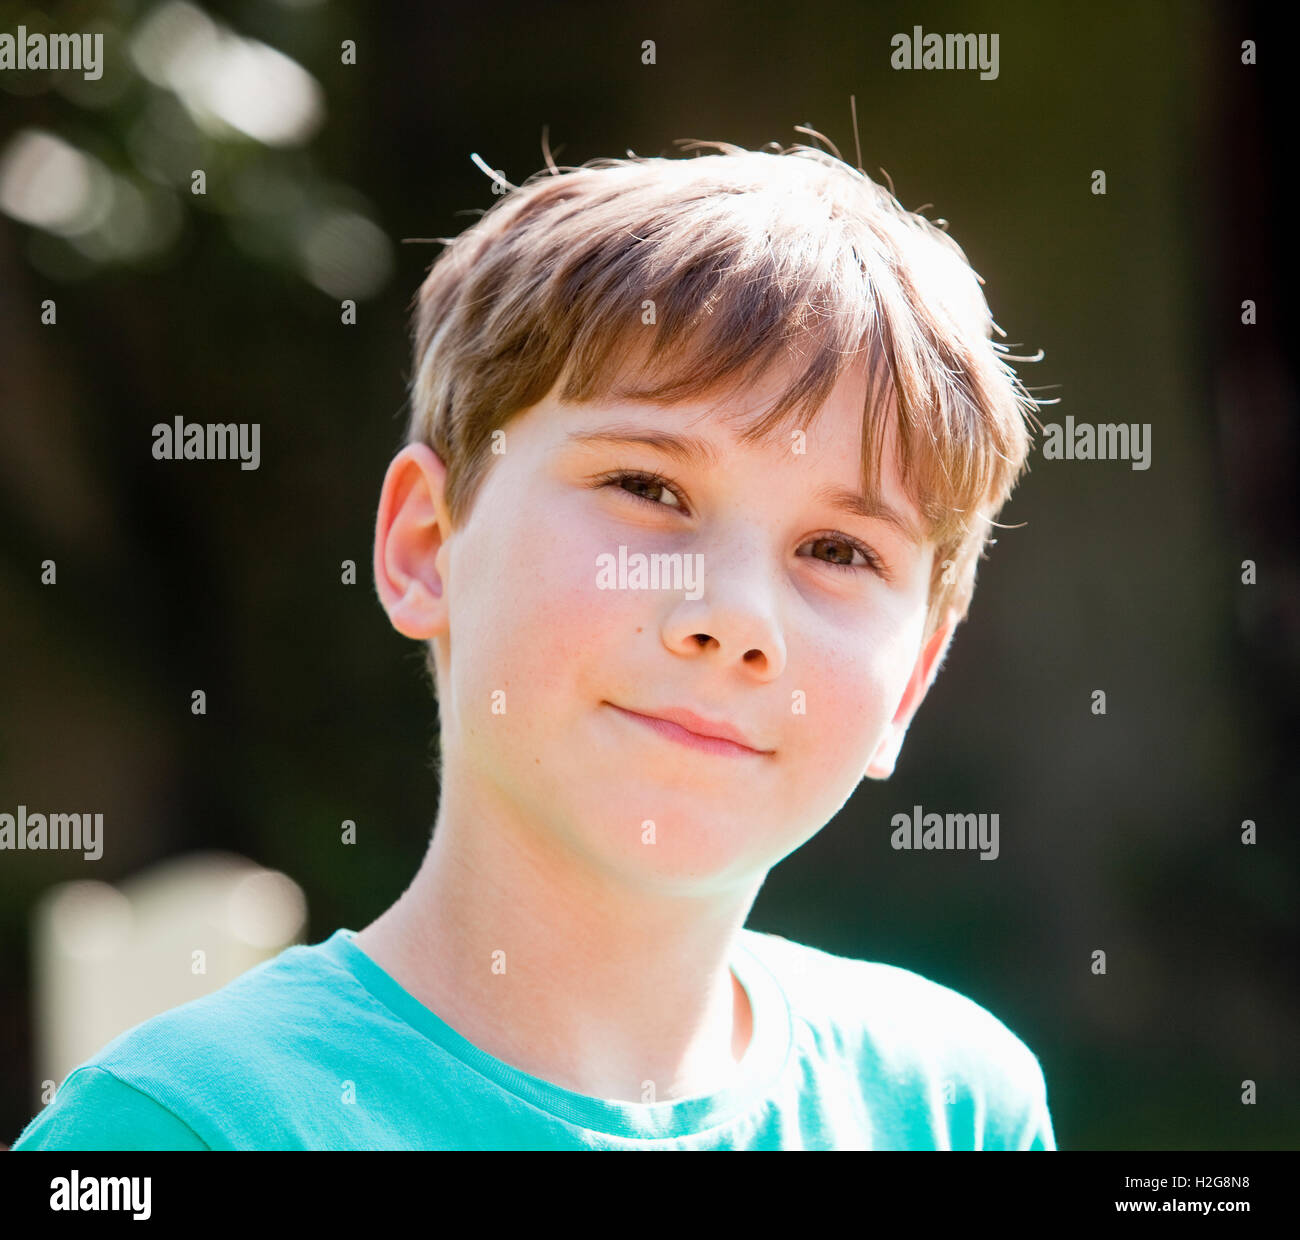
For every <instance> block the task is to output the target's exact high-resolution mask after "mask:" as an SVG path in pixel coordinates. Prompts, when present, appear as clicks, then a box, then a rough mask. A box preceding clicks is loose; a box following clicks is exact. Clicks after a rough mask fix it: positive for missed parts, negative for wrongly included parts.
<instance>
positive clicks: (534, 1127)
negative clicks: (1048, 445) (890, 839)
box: [16, 143, 1055, 1149]
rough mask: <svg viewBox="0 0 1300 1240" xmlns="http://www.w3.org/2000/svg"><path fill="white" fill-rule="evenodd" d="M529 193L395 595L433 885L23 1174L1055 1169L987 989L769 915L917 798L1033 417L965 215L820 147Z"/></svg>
mask: <svg viewBox="0 0 1300 1240" xmlns="http://www.w3.org/2000/svg"><path fill="white" fill-rule="evenodd" d="M694 145H697V146H705V145H708V146H716V147H717V148H718V150H717V152H716V153H714V154H710V155H701V156H697V157H694V158H688V159H640V158H637V157H634V156H631V155H630V153H629V156H630V157H629V159H627V160H597V161H592V162H591V163H590V164H588V165H585V166H584V167H582V168H575V169H568V170H566V171H564V172H561V171H560V170H559V169H558V168H556V167H555V166H554V165H553V164H551V163H550V161H549V159H548V164H549V165H550V171H549V173H544V174H539V175H538V176H537V177H533V178H530V179H529V181H528V182H526V183H525V185H524V186H522V187H520V188H518V189H512V191H511V192H510V193H509V194H508V195H507V196H506V197H505V198H504V199H503V200H502V201H501V202H500V203H498V204H496V205H495V206H494V207H493V208H492V210H490V211H488V212H487V213H486V214H485V215H484V217H483V218H482V219H481V220H480V221H479V222H478V223H477V224H476V225H475V226H474V227H472V228H470V229H469V230H467V231H466V232H465V233H464V234H463V235H462V236H461V237H459V238H457V239H455V240H454V241H451V242H450V243H449V244H448V247H447V249H446V250H445V251H444V253H443V254H442V255H440V257H439V259H438V261H437V262H435V263H434V264H433V266H432V267H431V269H430V272H429V275H428V277H427V278H426V280H425V282H424V285H423V287H422V289H421V291H420V296H419V304H418V307H417V310H416V315H415V324H414V326H415V332H414V335H415V351H414V378H413V380H412V384H411V397H412V405H411V422H410V429H409V434H408V444H407V446H406V447H405V448H403V449H402V451H401V452H399V453H398V455H397V456H396V458H395V459H394V460H393V462H392V463H391V465H390V466H389V469H388V472H387V476H386V477H385V480H384V485H383V491H382V496H381V499H380V504H379V513H378V521H377V526H376V534H375V547H374V569H375V579H376V585H377V589H378V592H379V597H380V599H381V601H382V603H383V605H384V607H385V609H386V611H387V613H388V616H389V618H390V620H391V622H392V624H393V626H394V627H395V628H396V629H397V630H398V631H399V632H400V633H402V634H404V635H405V636H407V637H410V638H412V639H414V640H417V641H420V642H423V643H426V651H427V665H428V668H429V672H430V675H431V677H432V680H433V687H434V691H435V693H436V695H437V698H438V702H439V713H440V724H441V746H440V751H439V752H440V759H439V760H440V776H441V789H442V790H441V797H440V804H439V807H438V818H437V822H436V825H435V829H434V834H433V836H432V840H431V843H430V845H429V849H428V852H427V853H426V856H425V860H424V862H423V864H422V866H421V868H420V870H419V872H418V873H417V874H416V876H415V878H414V880H413V881H412V883H411V885H410V887H409V888H408V889H407V890H406V892H405V893H403V895H402V896H401V897H400V898H399V899H398V900H397V902H396V903H395V904H394V905H393V906H392V907H391V908H389V909H388V910H387V911H386V912H384V913H383V914H382V915H381V916H380V917H379V918H378V919H377V920H376V921H374V922H372V923H371V924H370V925H368V926H366V927H365V928H364V929H363V930H361V931H360V932H359V933H354V932H352V931H349V930H345V929H340V930H337V931H336V932H335V933H334V934H333V935H332V936H331V937H330V938H328V939H327V940H325V941H324V942H322V943H318V944H315V945H311V946H299V947H294V948H290V949H288V950H287V951H285V952H283V953H282V954H281V955H280V956H279V957H277V958H276V959H275V960H273V961H269V962H267V963H266V964H263V965H261V966H259V967H258V968H256V969H253V970H251V971H250V972H248V973H246V974H244V975H243V976H242V977H240V978H238V979H237V980H235V981H234V982H232V983H230V984H229V985H227V986H226V987H224V988H222V989H221V990H219V991H217V992H216V993H214V994H212V995H208V996H206V997H204V998H201V999H199V1000H196V1001H194V1002H191V1003H188V1004H185V1005H183V1006H181V1007H178V1008H175V1009H173V1010H172V1011H170V1012H166V1013H164V1014H162V1015H160V1016H158V1017H155V1018H154V1019H153V1020H150V1021H147V1022H145V1023H144V1024H143V1025H141V1026H139V1027H137V1028H136V1029H135V1030H132V1031H130V1032H128V1033H126V1034H124V1035H122V1036H121V1037H119V1038H118V1039H116V1040H115V1041H114V1042H112V1043H110V1044H109V1045H108V1046H107V1047H105V1048H104V1049H103V1050H102V1051H101V1052H100V1053H99V1054H98V1055H96V1056H95V1057H94V1058H93V1059H92V1060H90V1061H88V1063H87V1064H86V1065H83V1066H82V1067H80V1068H79V1069H77V1070H76V1071H75V1072H73V1073H72V1074H71V1075H70V1076H69V1078H68V1079H67V1081H66V1082H65V1083H64V1085H63V1087H62V1088H61V1089H60V1091H59V1093H58V1095H57V1097H56V1098H55V1100H54V1101H53V1102H52V1103H51V1104H50V1105H49V1106H48V1107H47V1108H46V1109H45V1110H44V1111H43V1112H42V1113H41V1114H40V1115H39V1116H38V1117H37V1118H36V1119H35V1120H34V1121H33V1122H32V1123H31V1124H30V1125H29V1126H28V1128H27V1129H26V1131H25V1132H24V1134H23V1135H22V1137H21V1139H20V1140H19V1142H18V1144H17V1147H16V1148H19V1149H21V1148H38V1147H45V1148H63V1149H78V1148H158V1149H161V1148H191V1149H203V1148H207V1149H234V1148H242V1149H248V1148H259V1149H265V1148H277V1149H279V1148H293V1149H302V1148H331V1149H338V1148H350V1149H377V1148H380V1149H394V1148H423V1149H452V1148H477V1149H650V1148H660V1149H799V1148H816V1149H833V1148H838V1149H900V1148H902V1149H912V1148H921V1149H949V1148H961V1149H1054V1148H1055V1143H1054V1138H1053V1133H1052V1125H1051V1119H1050V1116H1049V1113H1048V1109H1047V1102H1046V1089H1045V1083H1044V1080H1043V1075H1042V1072H1041V1069H1040V1067H1039V1065H1038V1061H1037V1060H1036V1058H1035V1057H1034V1055H1033V1054H1032V1053H1031V1051H1030V1050H1029V1049H1028V1048H1027V1047H1026V1046H1025V1045H1024V1044H1023V1043H1022V1042H1021V1041H1020V1040H1019V1039H1018V1038H1016V1037H1015V1035H1014V1034H1012V1033H1011V1032H1010V1031H1009V1030H1008V1029H1007V1028H1006V1027H1005V1026H1004V1025H1002V1024H1001V1023H1000V1022H999V1021H998V1020H996V1019H995V1018H994V1017H993V1016H991V1015H990V1014H989V1013H988V1012H986V1011H985V1010H984V1009H983V1008H981V1007H979V1006H978V1005H976V1004H975V1003H973V1002H972V1001H970V1000H969V999H966V998H964V997H962V996H960V995H958V994H956V993H955V992H953V991H951V990H948V989H946V988H944V987H942V986H939V985H937V984H935V983H933V982H930V981H927V980H925V979H924V978H921V977H919V976H917V975H915V974H913V973H910V972H907V971H905V970H902V969H898V968H895V967H892V966H889V965H884V964H874V963H868V962H864V961H858V960H850V959H845V958H841V957H836V956H833V955H830V954H828V953H825V952H822V951H819V950H817V949H815V948H812V947H808V946H803V945H800V944H797V943H792V942H789V941H787V940H785V939H782V938H779V937H776V936H774V935H767V934H760V933H757V932H754V931H751V930H747V929H745V928H744V922H745V919H746V916H747V914H748V911H749V909H750V906H751V904H752V903H753V900H754V898H755V897H756V895H757V893H758V890H759V888H760V887H761V885H762V883H763V881H764V879H765V878H766V875H767V873H768V871H769V870H770V869H771V868H772V866H774V865H775V864H776V863H777V862H778V861H780V860H781V859H782V858H783V857H785V856H787V855H788V854H789V853H791V852H792V851H794V850H795V849H796V848H798V847H799V846H800V845H801V844H803V843H804V842H805V841H807V840H808V839H809V838H810V837H811V836H813V835H815V834H816V833H817V832H818V831H820V830H821V829H822V827H824V826H825V825H826V823H827V822H829V821H830V819H831V818H832V817H833V816H834V815H835V813H836V812H837V811H838V810H839V809H840V808H841V806H842V805H843V804H844V802H845V801H846V800H847V799H848V797H849V795H850V794H851V793H852V792H853V790H854V788H855V787H856V786H857V784H858V783H859V782H860V781H861V779H862V777H863V776H864V775H866V776H870V777H872V778H874V779H885V778H887V777H888V776H889V775H890V774H891V773H892V771H893V768H894V763H895V761H896V759H897V757H898V753H899V750H900V748H901V746H902V743H903V738H904V735H905V733H906V731H907V727H908V724H909V723H910V721H911V719H912V717H913V716H914V714H915V713H916V710H917V708H918V706H919V705H920V702H921V700H922V698H923V697H924V696H925V693H926V691H927V690H928V688H929V686H930V684H931V683H932V682H933V680H934V677H935V675H936V673H937V671H938V669H939V666H940V664H941V663H942V660H943V657H944V655H945V653H946V651H947V648H948V644H949V642H950V640H951V638H952V634H953V630H954V629H955V627H956V625H957V624H958V623H959V622H960V620H961V619H962V618H963V617H964V616H965V613H966V608H967V606H968V605H969V601H970V597H971V592H972V590H973V587H974V579H975V571H976V562H977V559H978V558H979V556H980V554H981V552H982V550H983V548H984V544H985V540H986V538H987V534H988V528H989V526H990V524H991V523H992V521H993V519H994V518H995V517H996V515H997V513H998V511H999V509H1000V508H1001V506H1002V504H1003V502H1004V501H1005V499H1006V498H1007V496H1008V495H1009V493H1010V491H1011V489H1012V487H1013V485H1014V483H1015V481H1016V480H1017V478H1018V476H1019V474H1020V472H1021V470H1022V468H1023V465H1024V461H1025V457H1026V454H1027V450H1028V442H1029V439H1028V432H1027V429H1026V426H1025V419H1026V416H1027V415H1029V411H1030V409H1031V407H1032V403H1033V402H1032V401H1031V400H1030V398H1029V397H1028V396H1027V395H1026V394H1025V392H1024V389H1023V388H1022V387H1021V386H1020V385H1019V381H1018V380H1017V379H1016V377H1015V375H1014V374H1013V372H1012V371H1011V370H1010V368H1009V367H1008V366H1006V364H1005V361H1004V360H1003V359H1002V357H1001V356H1000V355H999V353H1000V351H1001V347H1000V346H998V345H996V344H994V343H992V330H993V328H992V322H991V319H990V316H989V312H988V308H987V306H986V304H985V302H984V298H983V296H982V294H981V292H980V290H979V287H978V279H979V278H978V277H977V276H976V275H975V274H974V273H973V272H972V271H971V269H970V268H969V266H968V265H967V264H966V262H965V258H964V255H963V254H962V252H961V251H960V249H958V247H957V246H956V245H955V244H954V243H953V242H951V241H950V240H949V239H948V238H947V237H946V236H945V235H944V234H943V233H942V232H941V231H940V230H939V229H938V228H936V227H935V226H933V225H931V224H930V223H929V222H928V221H926V220H924V219H922V218H921V217H919V216H913V215H910V214H909V213H907V212H904V211H903V210H902V208H901V207H899V206H898V204H897V203H896V202H895V200H894V199H893V197H892V195H890V194H887V193H886V192H885V191H884V190H883V189H882V188H881V187H879V186H878V185H876V184H875V183H874V182H872V181H871V180H869V179H868V178H866V177H865V176H864V175H862V174H861V173H860V172H858V171H856V170H854V169H852V168H850V167H848V166H847V165H845V164H844V163H842V162H841V161H839V160H838V159H836V158H833V157H832V156H830V155H827V154H825V153H823V152H821V151H817V150H814V149H810V148H807V147H794V148H790V149H789V150H787V151H779V150H778V151H775V152H773V151H768V150H764V151H746V150H743V149H741V148H739V147H734V146H731V145H729V144H714V143H709V144H704V143H697V144H694Z"/></svg>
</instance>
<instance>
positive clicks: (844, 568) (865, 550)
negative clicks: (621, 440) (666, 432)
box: [592, 469, 888, 577]
mask: <svg viewBox="0 0 1300 1240" xmlns="http://www.w3.org/2000/svg"><path fill="white" fill-rule="evenodd" d="M624 482H640V483H642V484H643V485H645V486H651V487H662V488H663V489H664V490H665V491H667V492H668V493H669V494H670V495H673V496H675V497H676V499H677V502H678V503H679V504H681V506H682V508H683V510H685V508H686V497H685V496H684V495H682V493H681V491H680V490H678V488H677V487H675V486H674V485H673V484H672V483H671V482H669V481H668V479H667V478H665V477H663V476H662V475H660V474H655V473H648V472H646V471H645V470H641V469H616V470H613V471H612V472H610V473H608V474H602V475H601V476H600V477H599V478H597V479H596V480H595V481H594V482H593V483H592V485H593V486H594V487H608V486H618V487H619V489H620V490H622V491H623V493H624V494H625V495H630V496H631V497H632V498H633V499H636V500H640V501H641V502H642V503H643V504H650V505H651V506H652V507H655V508H668V507H669V505H667V504H663V503H660V501H659V500H654V499H647V498H646V497H645V496H644V495H638V494H637V493H636V492H635V491H629V490H627V489H626V488H624V487H622V486H621V485H620V484H622V483H624ZM808 541H809V542H815V543H816V542H830V543H836V542H837V543H843V545H844V546H846V547H851V548H852V549H853V550H854V551H857V552H858V553H859V554H860V555H861V556H862V558H863V559H864V560H866V561H867V563H866V565H865V566H864V565H861V564H840V563H837V562H836V561H835V560H822V561H820V562H821V563H822V564H828V565H830V567H831V568H838V569H839V570H840V571H841V572H847V573H857V572H861V571H862V569H863V568H864V567H866V568H868V569H870V571H871V572H874V573H876V574H877V575H878V576H880V577H887V575H888V574H887V573H886V572H885V566H884V564H883V563H882V562H881V559H880V557H879V556H878V555H877V554H876V553H875V552H874V551H872V550H871V548H870V547H868V546H867V545H866V544H865V543H860V542H858V540H857V539H856V538H850V537H848V535H846V534H830V533H826V534H817V535H814V536H813V537H812V538H810V539H809V540H808ZM809 558H812V557H809Z"/></svg>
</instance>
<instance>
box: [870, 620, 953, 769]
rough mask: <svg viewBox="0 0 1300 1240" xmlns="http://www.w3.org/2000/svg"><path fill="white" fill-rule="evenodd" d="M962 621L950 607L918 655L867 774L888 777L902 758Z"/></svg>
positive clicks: (872, 756)
mask: <svg viewBox="0 0 1300 1240" xmlns="http://www.w3.org/2000/svg"><path fill="white" fill-rule="evenodd" d="M959 621H960V617H959V616H958V615H957V612H956V610H955V609H952V608H950V609H949V610H948V613H947V615H946V616H945V617H944V620H943V623H942V624H941V625H940V626H939V628H938V629H936V630H935V632H934V634H933V636H931V638H930V640H929V641H928V642H926V643H925V646H924V647H923V648H922V650H921V652H920V653H919V654H918V655H917V658H916V666H915V667H913V669H912V676H911V679H910V680H908V682H907V688H906V689H905V690H904V692H903V699H902V701H901V702H899V704H898V711H897V712H896V713H895V715H894V718H893V720H892V721H891V723H890V725H889V728H888V730H887V731H886V732H885V735H884V736H882V737H881V738H880V743H879V744H878V745H877V746H876V749H875V752H874V753H873V754H872V755H871V761H870V762H869V763H868V764H867V769H866V772H865V775H866V776H867V777H869V778H871V779H888V778H889V777H890V776H891V775H892V774H893V773H894V764H895V763H896V762H897V761H898V755H899V753H901V752H902V749H903V739H904V738H905V737H906V736H907V729H908V726H909V725H910V724H911V722H912V717H913V716H914V715H915V714H916V711H917V708H918V707H919V706H920V705H921V702H922V700H923V699H924V698H925V695H926V693H927V692H928V691H929V688H930V686H931V685H932V684H933V683H934V678H935V676H936V675H937V674H938V671H939V665H940V664H941V663H942V662H943V657H944V655H945V654H946V653H947V650H948V643H949V642H950V641H951V640H952V635H953V631H954V630H955V629H956V627H957V625H958V623H959Z"/></svg>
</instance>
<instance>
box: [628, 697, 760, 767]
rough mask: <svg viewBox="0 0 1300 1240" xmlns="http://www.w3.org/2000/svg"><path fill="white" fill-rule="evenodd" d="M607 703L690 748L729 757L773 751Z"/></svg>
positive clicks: (750, 755)
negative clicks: (707, 734)
mask: <svg viewBox="0 0 1300 1240" xmlns="http://www.w3.org/2000/svg"><path fill="white" fill-rule="evenodd" d="M605 705H607V706H611V707H613V708H614V710H616V711H618V713H619V714H620V715H624V716H626V717H627V718H628V719H632V720H635V721H636V722H637V723H639V724H642V725H644V726H645V727H647V728H649V729H650V730H651V731H654V732H657V733H659V735H660V736H662V737H664V738H665V739H667V740H670V741H676V742H677V743H678V744H679V745H684V746H686V747H687V748H689V749H695V750H700V751H703V752H704V753H712V754H718V755H719V756H721V757H729V758H766V757H770V756H771V751H768V750H761V749H751V748H750V747H749V746H748V745H741V744H739V743H738V742H736V741H728V740H723V738H722V737H720V736H701V735H700V734H699V733H698V732H692V731H691V730H690V729H689V728H684V727H682V725H681V724H679V723H673V722H672V720H670V719H660V718H657V717H656V716H654V715H640V714H638V713H637V712H636V711H634V710H625V709H624V708H623V707H622V706H615V705H614V703H613V702H606V703H605Z"/></svg>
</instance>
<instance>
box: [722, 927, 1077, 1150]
mask: <svg viewBox="0 0 1300 1240" xmlns="http://www.w3.org/2000/svg"><path fill="white" fill-rule="evenodd" d="M744 941H745V944H746V946H748V947H749V948H750V949H751V951H752V952H753V954H754V955H755V956H757V957H758V958H759V959H760V960H761V961H762V962H763V963H764V964H765V965H767V967H768V968H769V970H770V971H771V972H772V973H773V974H774V975H775V976H776V978H777V980H778V981H779V982H780V984H781V987H782V989H784V990H785V992H786V996H787V999H788V1001H789V1003H790V1008H791V1014H792V1017H793V1018H794V1019H795V1021H796V1022H797V1023H799V1024H802V1025H803V1026H804V1027H805V1028H806V1029H807V1031H808V1035H809V1037H810V1039H811V1043H812V1045H813V1046H814V1047H816V1048H817V1049H818V1050H819V1052H821V1053H824V1054H827V1055H835V1056H838V1057H840V1058H843V1059H851V1060H853V1061H854V1062H855V1063H856V1064H857V1065H858V1066H859V1071H860V1072H861V1074H862V1075H863V1076H864V1078H865V1077H869V1078H870V1080H871V1082H872V1083H873V1085H876V1084H878V1083H879V1082H881V1081H885V1082H889V1083H890V1085H891V1088H892V1089H893V1090H894V1092H895V1093H898V1094H915V1095H917V1096H925V1097H927V1098H941V1099H943V1100H944V1101H945V1102H946V1103H947V1104H948V1106H949V1108H958V1109H960V1107H961V1105H962V1102H963V1100H966V1101H967V1102H968V1103H969V1104H970V1107H971V1110H972V1113H973V1115H982V1116H984V1117H986V1118H985V1122H986V1123H987V1125H989V1126H993V1127H1001V1128H1003V1129H1007V1130H1012V1129H1014V1130H1015V1132H1014V1134H1013V1135H1012V1138H1011V1139H1012V1141H1013V1143H1015V1142H1020V1141H1022V1140H1023V1141H1024V1142H1025V1143H1026V1144H1028V1143H1029V1142H1031V1141H1032V1142H1039V1143H1041V1144H1042V1145H1043V1148H1050V1146H1051V1142H1052V1140H1053V1138H1052V1136H1051V1132H1050V1118H1049V1117H1048V1114H1047V1101H1046V1082H1045V1080H1044V1076H1043V1070H1042V1067H1041V1065H1040V1063H1039V1061H1038V1058H1037V1056H1036V1055H1035V1054H1034V1052H1033V1051H1032V1050H1030V1048H1029V1047H1028V1046H1027V1045H1026V1044H1025V1043H1024V1042H1023V1041H1022V1040H1021V1039H1020V1038H1019V1037H1018V1036H1017V1035H1016V1034H1015V1033H1013V1032H1012V1031H1011V1029H1010V1028H1008V1027H1007V1025H1006V1024H1004V1023H1003V1022H1002V1021H1001V1020H999V1019H998V1018H997V1017H996V1016H994V1015H993V1013H992V1012H990V1011H988V1010H987V1009H986V1008H984V1007H982V1006H981V1005H980V1004H979V1003H977V1002H975V1000H973V999H970V998H968V997H967V996H966V995H963V994H961V993H960V992H958V991H956V990H953V989H952V988H951V987H948V986H944V985H942V984H941V983H939V982H934V981H931V980H930V979H929V978H926V977H922V976H921V975H920V974H919V973H914V972H912V971H911V970H909V969H904V968H900V967H898V966H896V965H890V964H883V963H879V962H876V961H869V960H858V959H854V958H851V957H847V956H837V955H834V954H833V953H831V952H826V951H822V950H821V949H820V948H815V947H810V946H807V945H805V944H802V943H795V942H793V941H791V940H789V939H785V938H781V937H780V936H778V935H773V934H764V933H758V932H753V931H745V932H744ZM1030 1129H1032V1130H1033V1132H1032V1133H1031V1132H1029V1131H1028V1130H1030ZM999 1139H1000V1138H999Z"/></svg>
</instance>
